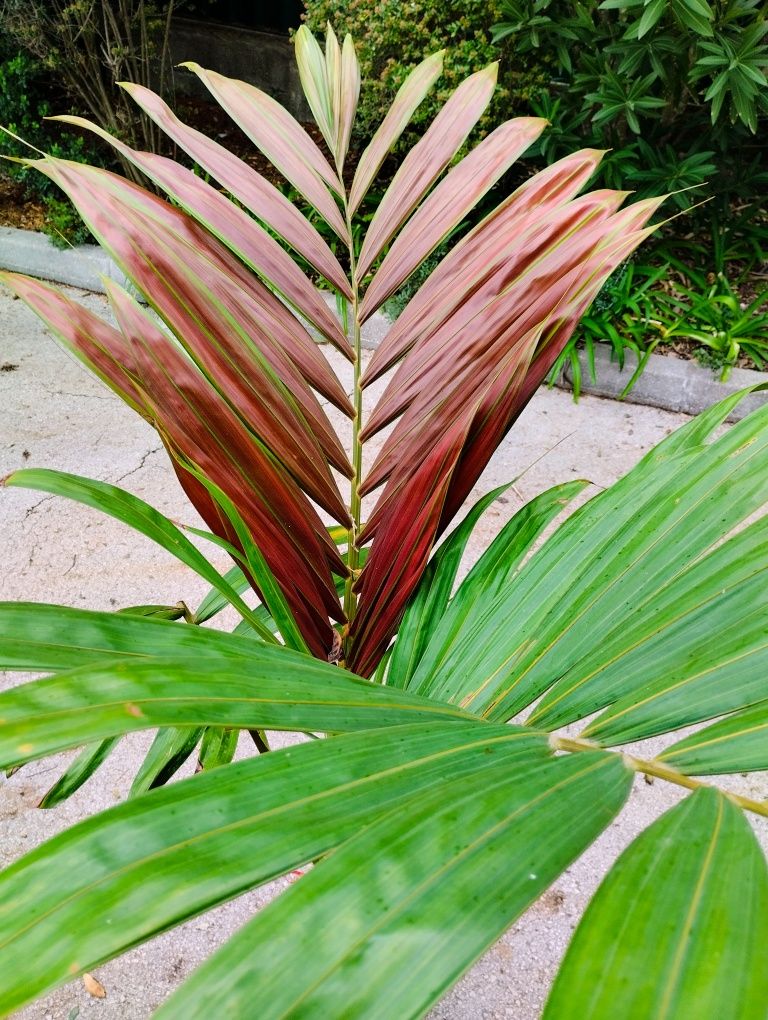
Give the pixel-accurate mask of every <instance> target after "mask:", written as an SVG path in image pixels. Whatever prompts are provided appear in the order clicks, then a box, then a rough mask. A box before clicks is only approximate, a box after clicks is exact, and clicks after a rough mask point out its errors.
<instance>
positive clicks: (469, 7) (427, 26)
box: [305, 0, 546, 151]
mask: <svg viewBox="0 0 768 1020" xmlns="http://www.w3.org/2000/svg"><path fill="white" fill-rule="evenodd" d="M305 7H306V14H305V21H306V23H307V26H308V27H309V28H310V29H311V30H312V31H313V32H324V31H325V26H326V23H327V22H329V21H330V22H332V23H333V25H334V26H335V28H336V31H337V32H341V33H342V34H344V33H347V32H349V33H350V35H352V36H353V38H354V39H355V41H356V44H357V52H358V58H359V60H360V69H361V72H362V78H363V89H362V92H361V95H360V106H359V111H358V119H357V123H356V131H357V134H358V136H359V137H360V138H362V139H365V138H369V137H370V136H371V134H372V133H373V131H374V130H375V129H376V128H377V127H378V125H379V124H380V123H381V121H382V119H383V118H384V115H385V114H386V112H387V110H388V109H389V107H390V105H391V103H392V99H393V97H394V95H395V93H396V92H397V90H398V88H399V87H400V85H402V83H403V81H404V80H405V78H406V75H407V74H408V71H409V70H410V69H411V68H412V67H414V66H415V65H416V64H418V63H419V61H420V60H422V59H423V57H424V55H425V54H428V53H434V52H435V51H436V50H441V49H446V54H445V62H444V72H443V77H442V78H441V79H440V81H439V82H438V84H437V86H436V87H435V89H434V90H433V91H432V93H431V94H430V95H429V96H428V97H427V98H426V100H425V101H424V102H423V103H422V104H421V106H420V107H419V109H418V110H417V111H416V114H415V116H414V118H413V121H412V124H411V130H410V131H409V132H408V133H406V135H404V136H403V141H402V143H401V148H402V150H403V151H404V150H405V149H406V148H407V147H408V145H410V144H412V143H413V141H414V139H415V138H416V137H418V133H419V130H423V128H424V125H425V124H427V123H429V122H430V121H431V120H432V118H433V117H434V115H435V113H436V112H437V111H438V110H439V109H440V107H441V106H442V104H443V103H444V102H445V100H446V99H447V98H448V96H449V95H450V94H451V92H452V91H453V90H454V89H455V88H456V86H457V85H458V84H459V83H460V82H461V81H462V80H463V79H464V78H466V77H467V75H469V74H471V73H472V72H474V71H479V70H480V68H482V67H485V66H486V65H487V64H489V63H491V61H494V60H499V59H500V61H501V63H500V68H499V87H498V90H497V93H496V95H495V97H494V101H493V103H492V104H491V106H490V108H489V110H488V112H487V114H486V115H485V117H484V118H483V119H482V120H481V122H480V128H481V130H486V131H487V130H489V129H490V128H491V127H493V126H495V125H496V124H499V123H501V122H502V121H504V120H506V119H507V118H508V117H510V116H512V114H513V113H517V112H526V111H525V109H524V104H526V103H527V102H528V100H529V99H530V97H531V96H532V95H534V94H535V92H536V91H537V89H539V88H540V87H541V86H542V85H543V84H544V82H545V81H546V76H545V75H544V74H543V73H542V72H541V70H540V69H539V67H538V63H539V62H538V60H534V61H530V62H529V63H530V66H529V63H526V62H521V61H520V60H519V59H514V60H513V59H512V57H511V50H512V47H511V46H510V47H502V48H501V50H500V49H499V47H498V46H494V45H493V43H492V41H491V26H492V25H493V24H494V22H496V21H498V20H499V19H500V18H501V16H502V9H501V4H500V3H499V0H491V2H483V0H413V2H410V3H408V4H407V6H404V5H403V4H402V3H400V2H399V0H350V3H348V4H345V5H343V7H340V5H339V4H338V3H337V2H336V0H307V2H306V4H305Z"/></svg>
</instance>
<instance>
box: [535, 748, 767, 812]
mask: <svg viewBox="0 0 768 1020" xmlns="http://www.w3.org/2000/svg"><path fill="white" fill-rule="evenodd" d="M549 743H550V746H551V747H553V748H554V749H555V750H556V751H597V750H602V748H600V746H599V745H598V744H595V743H593V741H591V740H579V739H578V738H572V737H558V736H555V735H552V736H551V737H550V738H549ZM622 757H623V758H624V761H625V762H626V763H627V765H628V766H629V767H630V768H631V769H632V770H633V771H634V772H642V773H643V775H646V776H653V777H654V778H656V779H663V780H665V781H666V782H668V783H674V784H675V786H683V787H685V789H686V790H699V789H701V788H702V787H704V788H706V787H710V788H712V789H715V790H718V791H719V792H720V793H722V794H723V796H724V797H727V798H728V799H729V800H732V801H733V802H734V804H738V806H739V807H740V808H743V810H745V811H751V812H753V814H756V815H762V816H763V818H768V801H760V800H752V798H751V797H742V796H741V794H739V793H731V792H730V791H729V790H721V789H720V787H719V786H715V784H714V783H704V782H702V781H701V780H700V779H694V778H693V777H692V776H686V775H685V774H684V773H683V772H678V771H677V769H674V768H671V767H670V766H669V765H665V764H664V762H661V761H657V760H656V759H655V758H651V759H646V758H636V757H635V756H634V755H633V754H623V755H622Z"/></svg>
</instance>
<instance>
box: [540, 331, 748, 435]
mask: <svg viewBox="0 0 768 1020" xmlns="http://www.w3.org/2000/svg"><path fill="white" fill-rule="evenodd" d="M612 355H613V351H612V349H611V348H610V347H609V345H608V344H605V345H599V346H597V347H596V348H595V375H596V378H595V379H593V378H592V372H591V369H590V366H589V361H588V359H587V355H586V352H585V351H579V363H580V365H581V392H582V393H589V394H590V395H591V396H595V397H611V398H613V399H614V400H619V399H623V400H625V401H626V402H627V403H632V404H648V405H650V406H651V407H660V408H663V409H664V410H666V411H679V412H682V413H683V414H700V413H701V411H704V410H706V408H708V407H711V406H712V404H714V403H716V402H717V401H718V400H722V399H723V398H724V397H727V396H728V394H729V393H735V392H736V391H737V390H742V389H744V388H745V387H747V386H756V385H760V384H763V385H768V372H756V371H754V370H752V369H747V368H734V369H733V371H732V372H731V374H730V377H729V378H728V379H727V380H726V381H725V382H720V380H719V378H718V376H717V375H716V374H715V373H714V372H712V371H711V370H710V369H708V368H704V367H703V366H702V365H699V364H698V363H697V362H695V361H686V360H685V359H684V358H670V357H667V356H665V355H663V354H651V356H650V357H649V358H648V361H647V363H646V366H645V368H644V369H643V371H642V373H641V374H640V376H639V378H638V379H637V381H636V382H635V384H634V386H633V387H632V389H631V390H630V392H629V393H628V394H627V396H626V397H623V398H622V396H621V394H622V392H623V391H624V388H625V387H626V385H627V383H628V382H629V380H630V379H631V378H632V373H633V372H634V371H635V369H636V368H637V363H638V358H637V355H636V354H635V353H634V351H627V352H626V354H625V359H624V368H623V370H622V369H621V368H620V367H619V364H618V362H617V361H616V360H615V359H614V358H613V357H612ZM557 385H558V386H562V387H563V388H564V389H573V371H572V369H571V367H570V365H569V366H566V369H565V371H564V372H563V373H562V375H561V377H560V379H559V380H558V382H557ZM766 402H768V392H765V393H762V392H761V393H753V394H750V396H748V397H747V398H746V399H745V400H742V401H741V403H740V404H739V406H738V407H737V408H736V409H735V410H734V412H733V414H731V415H730V416H729V418H728V421H739V420H740V419H741V418H743V417H745V415H747V414H749V413H750V411H754V410H755V408H756V407H759V406H760V405H761V404H765V403H766Z"/></svg>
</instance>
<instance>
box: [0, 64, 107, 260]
mask: <svg viewBox="0 0 768 1020" xmlns="http://www.w3.org/2000/svg"><path fill="white" fill-rule="evenodd" d="M56 95H57V90H56V88H55V85H54V84H53V83H52V81H51V79H50V76H49V75H48V74H47V73H46V72H45V70H44V69H43V67H42V66H41V64H40V63H39V61H37V60H35V58H34V57H31V56H30V55H29V54H26V53H20V52H14V51H13V50H12V49H11V48H9V47H7V46H6V47H4V48H0V125H2V126H3V127H5V128H7V129H8V131H11V132H13V134H14V135H17V136H18V139H23V140H24V142H27V143H29V144H27V145H25V144H24V142H22V141H19V140H18V139H17V138H14V137H12V135H9V134H4V135H2V136H0V152H1V153H2V154H3V155H5V156H12V157H15V158H17V159H21V158H27V157H29V155H30V154H31V150H30V148H29V145H33V146H36V147H37V148H39V149H43V150H44V151H45V152H48V153H49V154H50V155H52V156H57V157H59V158H61V159H73V160H78V161H81V162H82V161H84V160H87V161H88V162H91V163H93V162H96V163H100V162H101V160H100V158H99V156H98V154H97V152H96V151H95V149H94V148H93V147H92V146H88V145H86V143H85V140H84V139H83V138H82V137H79V136H76V135H73V134H72V133H71V132H70V133H69V134H63V135H62V134H61V132H60V131H59V130H58V127H53V126H51V127H49V126H48V125H47V124H46V123H45V120H44V118H45V117H47V116H48V115H49V114H50V113H52V112H55V106H53V105H52V100H55V97H56ZM2 173H3V174H5V175H6V176H7V177H10V178H12V179H16V180H18V181H20V182H21V183H22V184H23V185H24V190H25V193H26V194H27V195H28V196H29V197H31V198H34V199H37V200H38V201H40V202H42V203H43V205H44V206H45V213H46V223H45V228H44V229H45V231H46V233H48V234H49V236H50V237H51V239H52V241H53V242H54V244H57V245H63V244H80V243H81V242H83V241H85V240H87V239H88V238H89V237H90V232H89V231H88V229H87V227H86V226H85V225H84V224H83V221H82V220H81V219H80V217H79V216H78V215H77V213H76V212H75V210H74V209H73V208H72V206H71V205H70V203H69V202H68V201H67V200H66V199H64V198H63V196H62V194H61V191H60V190H59V188H58V187H57V186H56V185H55V184H54V183H53V182H52V181H50V180H49V179H48V178H47V177H43V176H42V175H41V174H38V173H36V172H34V171H30V170H28V169H27V168H26V167H24V166H22V165H21V164H20V163H14V162H11V161H9V160H4V161H3V163H2Z"/></svg>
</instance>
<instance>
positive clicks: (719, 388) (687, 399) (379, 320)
mask: <svg viewBox="0 0 768 1020" xmlns="http://www.w3.org/2000/svg"><path fill="white" fill-rule="evenodd" d="M0 268H2V269H8V270H11V271H12V272H16V273H27V274H28V275H29V276H36V277H39V278H41V279H44V280H52V281H53V282H54V283H63V284H68V285H69V286H72V287H81V288H82V289H83V290H92V291H96V292H97V293H100V294H103V293H104V284H103V283H102V281H101V279H100V275H103V276H108V277H110V278H111V279H113V280H116V281H117V282H119V283H121V284H123V286H127V287H128V288H129V289H131V288H130V284H128V283H127V281H126V279H125V277H124V276H123V274H122V273H121V272H120V270H119V269H118V268H117V266H116V265H115V263H114V262H113V261H112V260H111V259H110V258H109V256H108V255H106V254H105V253H104V252H103V251H102V250H101V249H100V248H99V247H97V246H96V245H93V244H83V245H79V246H78V247H77V248H70V249H61V248H56V247H55V246H54V245H53V244H51V242H50V240H49V239H48V238H47V237H46V236H45V234H39V233H36V232H35V231H32V230H19V229H17V228H16V227H0ZM323 298H324V300H326V301H327V303H328V304H329V306H330V307H331V308H333V307H334V299H333V297H332V296H331V295H329V294H327V293H323ZM388 326H389V320H388V319H387V317H386V316H385V315H383V314H382V313H381V312H377V313H376V314H375V315H373V316H372V317H371V319H370V320H369V321H368V322H367V323H366V325H365V330H364V334H363V345H364V346H365V347H368V348H373V347H376V346H377V345H378V343H379V342H380V340H381V339H382V337H383V336H384V334H385V333H386V331H387V329H388ZM611 353H612V352H611V350H610V348H609V346H608V345H607V344H606V345H600V346H598V347H597V348H596V350H595V368H596V375H597V379H596V380H593V379H592V375H591V372H590V368H589V364H588V362H587V358H586V355H585V354H584V352H583V351H582V352H580V354H579V361H580V363H581V377H582V378H581V392H582V393H588V394H591V395H592V396H596V397H610V398H613V399H615V400H617V399H624V400H626V401H627V403H633V404H648V405H650V406H651V407H660V408H663V409H664V410H667V411H680V412H682V413H684V414H699V413H700V412H701V411H703V410H705V408H707V407H711V405H712V404H714V403H715V402H716V401H718V400H721V399H722V398H723V397H726V396H728V394H729V393H733V392H734V391H736V390H740V389H743V388H744V387H746V386H755V385H757V384H759V383H768V372H754V371H750V370H748V369H744V368H735V369H734V370H733V372H732V373H731V376H730V378H729V379H728V381H727V382H724V383H721V382H720V381H719V380H718V378H717V376H716V375H715V374H714V373H712V372H711V371H710V370H709V369H706V368H702V366H701V365H698V364H697V363H696V362H695V361H684V360H682V359H677V358H667V357H664V356H663V355H660V354H652V355H651V356H650V358H649V359H648V362H647V364H646V366H645V369H644V370H643V372H642V374H641V375H640V378H639V379H638V380H637V382H636V383H635V385H634V386H633V388H632V390H631V391H630V392H629V393H628V394H627V396H626V397H624V398H622V397H621V394H622V392H623V390H624V387H625V386H626V385H627V383H628V382H629V380H630V378H631V377H632V373H633V372H634V370H635V368H636V367H637V358H636V355H635V354H634V352H632V351H627V355H626V359H625V365H624V370H623V371H622V370H621V369H620V368H619V366H618V363H617V362H615V361H612V360H611ZM557 385H558V386H561V387H562V388H564V389H572V388H573V385H572V374H571V369H570V367H569V368H566V370H565V372H564V373H563V376H562V377H561V378H560V380H558V383H557ZM766 402H768V393H755V394H752V395H750V396H749V397H747V398H746V399H745V400H743V401H742V402H741V403H740V404H739V406H738V407H737V408H736V409H735V410H734V412H733V413H732V415H731V416H730V418H729V420H730V421H738V420H739V419H740V418H743V417H744V416H745V415H746V414H748V413H749V412H750V411H753V410H754V409H755V408H756V407H759V406H760V405H762V404H764V403H766Z"/></svg>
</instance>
